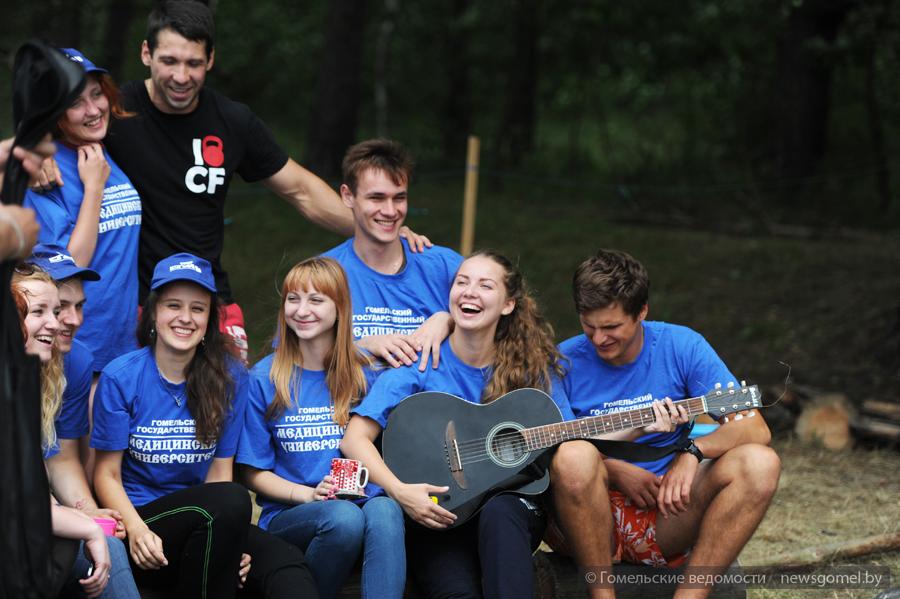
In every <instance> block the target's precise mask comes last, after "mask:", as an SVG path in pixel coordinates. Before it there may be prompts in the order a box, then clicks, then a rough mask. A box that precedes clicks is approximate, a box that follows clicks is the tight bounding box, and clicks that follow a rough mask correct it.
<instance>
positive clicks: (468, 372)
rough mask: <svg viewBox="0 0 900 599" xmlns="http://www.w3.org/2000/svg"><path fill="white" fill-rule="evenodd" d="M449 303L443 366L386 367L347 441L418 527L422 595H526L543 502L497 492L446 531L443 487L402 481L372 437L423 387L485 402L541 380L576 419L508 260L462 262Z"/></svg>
mask: <svg viewBox="0 0 900 599" xmlns="http://www.w3.org/2000/svg"><path fill="white" fill-rule="evenodd" d="M449 309H450V314H451V316H452V317H453V322H454V323H455V327H454V329H453V332H452V333H451V334H450V337H448V338H447V340H445V341H444V343H443V345H442V346H441V361H440V364H439V365H438V367H437V369H431V368H429V369H427V370H426V371H425V372H420V371H419V370H418V369H417V368H415V366H412V367H406V368H404V367H400V368H396V369H393V370H389V371H387V372H385V373H384V374H383V375H382V376H381V377H379V379H378V380H377V381H376V382H375V384H374V385H373V387H372V390H371V391H370V392H369V395H368V396H367V397H366V400H365V401H363V402H362V403H361V404H360V405H359V406H357V407H355V408H354V409H353V410H352V413H353V416H352V418H351V419H350V424H349V426H348V427H347V433H346V435H345V436H344V442H343V443H342V444H341V449H342V450H343V451H344V453H346V454H347V456H348V457H352V458H355V459H359V460H363V461H365V463H366V465H367V466H368V468H369V472H370V476H371V479H372V480H373V481H374V482H375V483H377V484H379V485H382V486H383V487H384V489H385V491H386V492H387V494H388V495H389V496H390V497H392V498H394V499H395V500H396V501H397V502H398V503H399V504H400V505H401V507H402V508H403V509H404V510H405V511H406V513H407V515H408V516H409V517H410V518H411V519H412V520H414V521H415V522H417V523H418V524H420V525H421V526H413V527H410V528H409V529H408V530H407V547H408V554H409V563H410V573H411V574H412V576H414V577H415V579H416V581H417V583H418V586H419V588H420V589H421V590H422V592H423V596H425V597H433V596H439V595H441V594H442V593H445V592H446V593H457V594H459V596H487V597H530V596H531V595H532V590H533V582H532V578H533V576H532V565H531V551H532V549H533V548H534V547H536V546H537V544H538V543H539V542H540V539H541V535H542V533H543V530H544V523H545V514H544V510H543V508H542V506H541V505H540V501H529V500H525V499H520V498H519V497H516V496H514V495H499V496H497V497H495V498H493V499H491V500H489V501H488V502H487V503H486V505H485V507H484V509H483V510H482V511H481V513H480V515H479V516H477V517H476V518H473V519H472V520H470V521H469V522H466V523H465V524H462V525H460V526H459V527H457V528H454V529H452V530H443V531H441V529H444V528H446V527H447V526H448V525H449V524H451V523H452V522H453V521H454V520H455V518H456V516H455V515H454V514H452V513H451V512H449V511H447V510H445V509H444V508H442V507H440V506H439V505H437V504H436V503H434V502H433V501H432V500H431V495H436V494H439V493H442V492H445V491H446V490H447V488H446V487H437V486H434V485H431V484H422V482H421V481H401V480H399V479H398V478H397V477H396V476H395V475H394V474H393V473H392V472H391V471H390V469H388V467H387V465H386V464H385V463H384V461H383V460H382V458H381V456H380V455H379V453H378V451H377V450H376V448H375V445H374V441H375V439H376V438H377V437H378V435H379V434H380V433H381V431H382V429H383V428H384V427H385V426H386V424H387V419H388V416H389V415H390V413H391V412H392V410H393V409H394V407H396V405H397V404H398V403H399V402H400V401H401V400H402V399H404V398H405V397H407V396H409V395H412V394H414V393H418V392H420V391H442V392H445V393H450V394H452V395H456V396H457V397H460V398H463V399H465V400H467V401H470V402H472V403H488V402H491V401H493V400H495V399H497V398H499V397H500V396H501V395H504V394H505V393H507V392H509V391H513V390H515V389H519V388H522V387H535V388H538V389H543V390H545V391H547V392H548V393H550V394H551V395H552V396H553V399H554V401H555V402H556V404H557V406H558V407H559V409H560V411H561V412H562V414H563V416H564V417H566V418H572V412H571V409H570V408H569V404H568V399H567V398H566V397H565V393H564V392H562V385H560V384H558V377H559V376H560V375H561V373H562V365H561V364H560V360H559V353H558V352H557V351H556V347H555V345H554V343H553V335H552V330H551V329H550V326H549V325H548V324H547V323H546V321H544V320H543V318H542V317H541V315H540V312H539V311H538V309H537V304H536V303H535V302H534V300H533V299H532V298H531V296H530V293H529V292H528V288H527V286H526V285H525V282H524V280H523V279H522V275H521V273H520V272H519V271H518V270H517V269H516V268H515V267H514V266H513V265H512V263H511V262H510V261H509V260H507V259H506V258H505V257H503V256H501V255H499V254H496V253H493V252H477V253H476V254H473V255H472V256H470V257H469V258H467V259H466V260H465V261H463V263H462V264H461V265H460V266H459V269H458V270H457V272H456V276H455V277H454V280H453V284H452V286H451V288H450V296H449ZM438 531H440V532H438Z"/></svg>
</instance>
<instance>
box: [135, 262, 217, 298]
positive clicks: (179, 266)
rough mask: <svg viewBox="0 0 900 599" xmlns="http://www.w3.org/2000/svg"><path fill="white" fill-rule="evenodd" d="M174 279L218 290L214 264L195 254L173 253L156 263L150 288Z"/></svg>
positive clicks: (158, 286)
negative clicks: (213, 269)
mask: <svg viewBox="0 0 900 599" xmlns="http://www.w3.org/2000/svg"><path fill="white" fill-rule="evenodd" d="M174 281H191V282H192V283H196V284H198V285H200V286H201V287H203V288H204V289H208V290H210V291H212V292H213V293H215V292H216V278H215V277H214V276H213V271H212V265H211V264H210V263H209V262H208V261H206V260H204V259H203V258H198V257H197V256H195V255H193V254H188V253H185V252H182V253H180V254H172V255H171V256H169V257H168V258H163V259H162V260H160V261H159V262H157V263H156V268H154V269H153V279H151V281H150V289H159V288H160V287H162V286H163V285H168V284H169V283H172V282H174Z"/></svg>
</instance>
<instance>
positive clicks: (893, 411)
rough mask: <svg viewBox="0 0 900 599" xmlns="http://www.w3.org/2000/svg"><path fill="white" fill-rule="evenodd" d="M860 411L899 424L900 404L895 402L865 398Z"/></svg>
mask: <svg viewBox="0 0 900 599" xmlns="http://www.w3.org/2000/svg"><path fill="white" fill-rule="evenodd" d="M860 411H861V412H862V413H863V414H867V415H869V416H874V417H875V418H881V419H884V420H890V421H892V422H896V423H898V424H900V404H897V403H891V402H888V401H878V400H875V399H867V400H865V401H864V402H863V403H862V408H860Z"/></svg>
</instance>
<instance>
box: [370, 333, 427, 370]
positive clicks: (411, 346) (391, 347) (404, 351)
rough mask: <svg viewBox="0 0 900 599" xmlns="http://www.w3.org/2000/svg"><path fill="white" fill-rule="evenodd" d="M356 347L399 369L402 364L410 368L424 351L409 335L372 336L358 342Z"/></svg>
mask: <svg viewBox="0 0 900 599" xmlns="http://www.w3.org/2000/svg"><path fill="white" fill-rule="evenodd" d="M356 346H357V347H359V348H360V349H364V350H366V351H367V352H369V353H370V354H372V355H373V356H375V357H376V358H381V359H382V360H384V361H385V362H387V363H388V364H390V365H391V366H392V367H393V368H398V367H399V366H400V365H401V364H405V365H407V366H409V365H410V364H412V363H413V362H414V361H415V360H417V359H418V358H419V352H420V351H421V350H422V348H421V346H418V347H417V346H416V345H415V341H413V340H412V339H410V338H409V336H407V335H370V336H368V337H363V338H362V339H360V340H359V341H357V342H356Z"/></svg>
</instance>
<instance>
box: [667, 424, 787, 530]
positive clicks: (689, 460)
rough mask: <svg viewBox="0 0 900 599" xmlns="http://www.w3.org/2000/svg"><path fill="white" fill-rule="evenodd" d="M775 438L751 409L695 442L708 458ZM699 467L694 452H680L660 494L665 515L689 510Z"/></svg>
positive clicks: (670, 466)
mask: <svg viewBox="0 0 900 599" xmlns="http://www.w3.org/2000/svg"><path fill="white" fill-rule="evenodd" d="M751 414H752V416H751ZM771 439H772V434H771V433H770V432H769V426H768V425H767V424H766V421H765V420H763V418H762V416H760V415H759V412H758V411H757V410H751V411H750V412H747V413H744V414H743V418H741V419H740V420H734V419H733V418H732V419H731V420H730V421H729V422H725V423H724V424H722V426H720V427H719V428H717V429H716V430H715V431H713V432H712V433H710V434H708V435H706V436H703V437H700V438H698V439H695V440H694V445H696V446H697V448H698V449H699V450H700V451H701V453H702V454H703V457H704V458H718V457H720V456H722V455H724V454H725V453H726V452H727V451H729V450H731V449H734V448H735V447H738V446H739V445H746V444H748V443H758V444H760V445H768V444H769V441H770V440H771ZM699 467H700V463H699V462H698V460H697V457H696V456H694V455H693V454H690V453H680V454H678V455H677V456H676V457H675V459H674V460H672V463H671V464H670V465H669V470H668V471H667V472H666V473H665V474H664V475H663V478H662V483H661V484H660V486H659V491H658V492H657V496H656V502H657V506H658V507H659V511H660V513H661V514H662V515H663V516H664V517H668V516H669V515H670V514H678V513H679V512H683V511H685V510H687V509H688V507H689V506H690V503H691V485H692V484H693V482H694V477H695V476H696V475H697V470H698V468H699Z"/></svg>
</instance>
